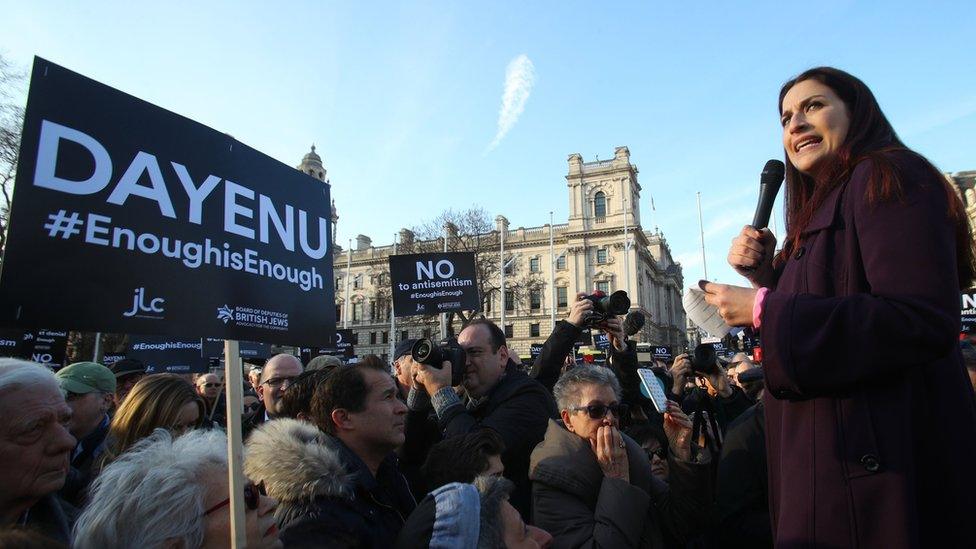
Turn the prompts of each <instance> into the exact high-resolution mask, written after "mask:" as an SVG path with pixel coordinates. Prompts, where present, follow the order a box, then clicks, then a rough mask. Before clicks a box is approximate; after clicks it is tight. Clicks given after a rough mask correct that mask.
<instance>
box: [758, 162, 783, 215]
mask: <svg viewBox="0 0 976 549" xmlns="http://www.w3.org/2000/svg"><path fill="white" fill-rule="evenodd" d="M785 174H786V166H785V165H783V162H782V161H780V160H775V159H773V160H770V161H768V162H766V166H765V167H763V171H762V174H760V176H759V203H758V204H756V215H755V217H753V218H752V226H753V227H755V228H756V230H762V229H765V228H766V226H767V225H769V214H770V213H772V211H773V203H774V202H776V195H777V194H778V193H779V188H780V186H781V185H782V184H783V176H784V175H785Z"/></svg>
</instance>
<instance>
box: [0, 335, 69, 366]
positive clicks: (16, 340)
mask: <svg viewBox="0 0 976 549" xmlns="http://www.w3.org/2000/svg"><path fill="white" fill-rule="evenodd" d="M67 349H68V332H63V331H56V330H0V356H9V357H14V358H22V359H24V360H30V361H31V362H38V363H40V364H47V365H49V366H54V367H60V366H61V365H62V364H64V356H65V352H66V351H67Z"/></svg>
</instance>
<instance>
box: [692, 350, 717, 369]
mask: <svg viewBox="0 0 976 549" xmlns="http://www.w3.org/2000/svg"><path fill="white" fill-rule="evenodd" d="M690 358H691V371H693V372H695V373H696V374H701V375H706V376H707V375H715V374H717V373H718V366H716V364H715V362H716V360H718V355H717V354H716V353H715V347H713V346H712V345H711V344H710V343H699V344H698V346H697V347H695V350H694V351H692V352H691V357H690Z"/></svg>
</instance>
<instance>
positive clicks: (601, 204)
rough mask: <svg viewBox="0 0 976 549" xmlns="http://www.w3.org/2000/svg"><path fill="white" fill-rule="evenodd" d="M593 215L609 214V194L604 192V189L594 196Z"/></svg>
mask: <svg viewBox="0 0 976 549" xmlns="http://www.w3.org/2000/svg"><path fill="white" fill-rule="evenodd" d="M593 216H594V217H606V216H607V195H605V194H603V191H600V192H598V193H596V195H594V196H593Z"/></svg>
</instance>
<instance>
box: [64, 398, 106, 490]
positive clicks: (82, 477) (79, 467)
mask: <svg viewBox="0 0 976 549" xmlns="http://www.w3.org/2000/svg"><path fill="white" fill-rule="evenodd" d="M108 428H109V419H108V415H106V416H105V418H104V419H103V420H102V423H100V424H99V425H98V427H97V428H96V429H95V430H94V431H92V433H91V434H89V435H88V436H87V437H85V438H83V439H81V440H79V441H78V446H77V448H76V450H77V452H78V453H77V454H76V455H74V456H73V457H72V458H71V467H69V468H68V476H67V477H66V478H65V481H64V487H63V488H61V492H59V494H58V495H60V496H61V498H62V499H63V500H64V501H66V502H68V503H70V504H71V505H73V506H74V507H77V508H79V509H80V508H82V507H84V506H85V505H84V504H85V499H86V498H87V497H88V486H89V485H90V484H91V483H92V481H93V480H95V473H97V472H98V468H97V467H96V466H95V465H96V464H97V463H99V462H100V460H101V457H102V453H103V452H104V451H105V440H106V437H107V436H108Z"/></svg>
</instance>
